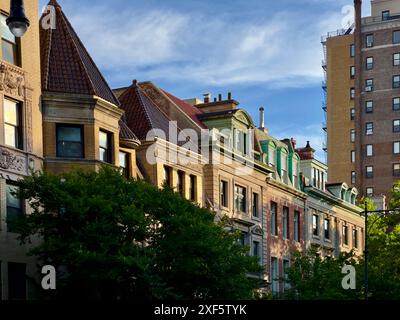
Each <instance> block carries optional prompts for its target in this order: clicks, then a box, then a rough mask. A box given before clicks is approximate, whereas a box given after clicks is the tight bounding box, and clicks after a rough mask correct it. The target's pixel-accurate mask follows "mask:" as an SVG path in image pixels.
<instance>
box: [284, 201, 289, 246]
mask: <svg viewBox="0 0 400 320" xmlns="http://www.w3.org/2000/svg"><path fill="white" fill-rule="evenodd" d="M282 222H283V239H289V208H288V207H283V221H282Z"/></svg>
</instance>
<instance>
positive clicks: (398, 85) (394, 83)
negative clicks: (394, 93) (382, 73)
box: [392, 74, 400, 89]
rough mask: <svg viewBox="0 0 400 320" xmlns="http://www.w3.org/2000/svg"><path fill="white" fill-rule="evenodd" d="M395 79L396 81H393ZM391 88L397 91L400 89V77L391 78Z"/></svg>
mask: <svg viewBox="0 0 400 320" xmlns="http://www.w3.org/2000/svg"><path fill="white" fill-rule="evenodd" d="M395 79H398V80H397V81H395ZM392 88H393V89H398V88H400V75H399V74H396V75H394V76H393V78H392Z"/></svg>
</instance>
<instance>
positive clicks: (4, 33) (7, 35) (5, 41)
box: [0, 14, 19, 65]
mask: <svg viewBox="0 0 400 320" xmlns="http://www.w3.org/2000/svg"><path fill="white" fill-rule="evenodd" d="M0 20H1V48H2V59H3V60H5V61H7V62H8V63H11V64H14V65H19V40H17V39H16V38H15V36H14V35H13V34H12V33H11V31H10V29H9V28H8V26H7V23H6V20H7V17H6V16H5V15H4V14H0Z"/></svg>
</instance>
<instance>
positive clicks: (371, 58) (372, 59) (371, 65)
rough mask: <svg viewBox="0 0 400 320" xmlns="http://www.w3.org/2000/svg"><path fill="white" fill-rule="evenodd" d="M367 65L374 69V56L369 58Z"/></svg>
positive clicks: (367, 67)
mask: <svg viewBox="0 0 400 320" xmlns="http://www.w3.org/2000/svg"><path fill="white" fill-rule="evenodd" d="M365 67H366V69H367V70H372V69H373V68H374V58H373V57H368V58H367V60H366V64H365Z"/></svg>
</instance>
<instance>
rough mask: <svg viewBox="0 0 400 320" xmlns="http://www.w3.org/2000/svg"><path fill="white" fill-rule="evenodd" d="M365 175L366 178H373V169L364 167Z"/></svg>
mask: <svg viewBox="0 0 400 320" xmlns="http://www.w3.org/2000/svg"><path fill="white" fill-rule="evenodd" d="M365 173H366V177H367V178H369V179H370V178H373V177H374V167H373V166H366V167H365Z"/></svg>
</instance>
